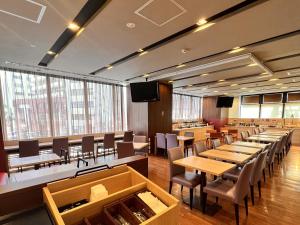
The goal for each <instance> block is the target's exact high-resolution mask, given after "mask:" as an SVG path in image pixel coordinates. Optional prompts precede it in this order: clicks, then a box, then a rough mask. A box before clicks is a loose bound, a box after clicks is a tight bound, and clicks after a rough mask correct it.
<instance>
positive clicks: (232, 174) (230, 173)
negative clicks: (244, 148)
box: [223, 168, 241, 181]
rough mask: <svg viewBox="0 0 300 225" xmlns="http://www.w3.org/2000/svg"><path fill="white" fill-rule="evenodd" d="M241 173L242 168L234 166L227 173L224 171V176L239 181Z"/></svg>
mask: <svg viewBox="0 0 300 225" xmlns="http://www.w3.org/2000/svg"><path fill="white" fill-rule="evenodd" d="M240 173H241V169H239V168H234V169H232V170H230V171H228V172H226V173H224V175H223V178H225V179H229V180H232V181H237V180H238V178H239V175H240Z"/></svg>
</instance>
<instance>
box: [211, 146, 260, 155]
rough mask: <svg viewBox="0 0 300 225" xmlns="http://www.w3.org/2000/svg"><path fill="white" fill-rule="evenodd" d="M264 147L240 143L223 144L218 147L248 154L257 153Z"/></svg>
mask: <svg viewBox="0 0 300 225" xmlns="http://www.w3.org/2000/svg"><path fill="white" fill-rule="evenodd" d="M262 149H263V148H262V147H257V148H254V147H248V146H239V145H221V146H219V147H217V150H221V151H228V152H235V153H243V154H248V155H255V154H257V153H259V152H260V151H261V150H262Z"/></svg>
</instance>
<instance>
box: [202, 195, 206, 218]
mask: <svg viewBox="0 0 300 225" xmlns="http://www.w3.org/2000/svg"><path fill="white" fill-rule="evenodd" d="M202 195H203V198H202V211H203V213H204V214H205V211H206V201H207V193H204V192H203V193H202Z"/></svg>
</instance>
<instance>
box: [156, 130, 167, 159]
mask: <svg viewBox="0 0 300 225" xmlns="http://www.w3.org/2000/svg"><path fill="white" fill-rule="evenodd" d="M158 149H163V150H164V153H165V154H166V152H167V142H166V136H165V134H163V133H156V135H155V155H156V154H157V150H158Z"/></svg>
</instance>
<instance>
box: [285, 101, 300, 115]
mask: <svg viewBox="0 0 300 225" xmlns="http://www.w3.org/2000/svg"><path fill="white" fill-rule="evenodd" d="M284 117H285V118H300V102H298V103H286V104H285V108H284Z"/></svg>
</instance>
